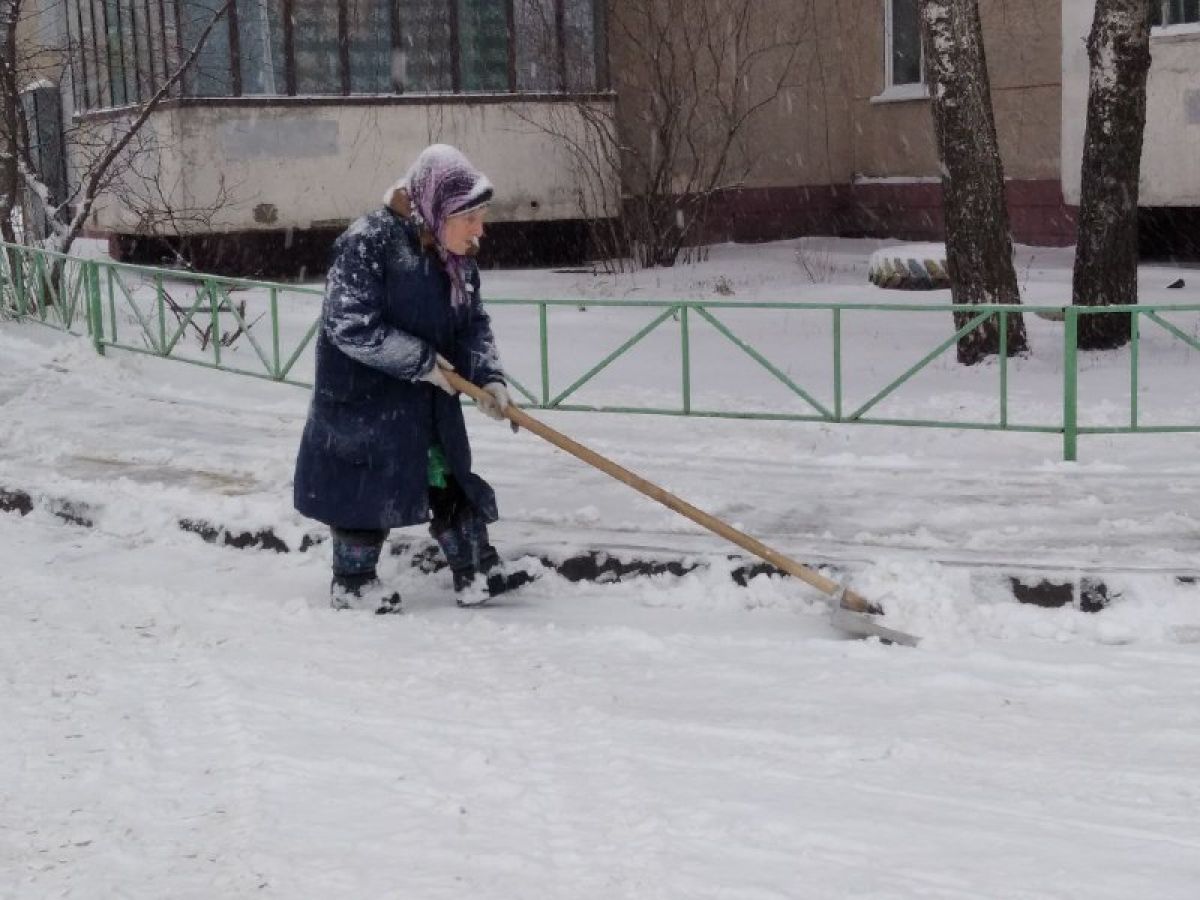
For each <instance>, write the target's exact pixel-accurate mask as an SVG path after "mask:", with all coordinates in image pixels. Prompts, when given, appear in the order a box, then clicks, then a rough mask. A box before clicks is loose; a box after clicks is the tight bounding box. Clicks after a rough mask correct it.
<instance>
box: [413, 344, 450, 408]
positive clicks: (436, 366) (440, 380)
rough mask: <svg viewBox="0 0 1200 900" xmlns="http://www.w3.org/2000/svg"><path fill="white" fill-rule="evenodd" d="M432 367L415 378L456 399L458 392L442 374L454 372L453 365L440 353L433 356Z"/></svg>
mask: <svg viewBox="0 0 1200 900" xmlns="http://www.w3.org/2000/svg"><path fill="white" fill-rule="evenodd" d="M433 357H434V358H433V365H432V366H430V367H429V371H428V372H426V373H425V374H424V375H421V376H420V377H418V378H417V380H418V381H428V382H429V383H430V384H433V385H437V386H438V387H440V388H441V389H442V390H443V391H445V392H446V393H447V394H449V395H450V396H451V397H457V396H458V391H456V390H455V389H454V388H453V387H451V386H450V382H449V381H447V380H446V376H445V375H444V374H442V370H443V369H446V370H448V371H451V372H453V371H454V365H453V364H452V363H451V362H450V360H448V359H446V357H444V356H442V354H440V353H435V354H434V355H433Z"/></svg>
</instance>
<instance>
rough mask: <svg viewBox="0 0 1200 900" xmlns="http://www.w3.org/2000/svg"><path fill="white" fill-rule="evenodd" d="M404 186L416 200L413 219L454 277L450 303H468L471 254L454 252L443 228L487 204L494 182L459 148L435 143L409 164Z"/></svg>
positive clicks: (399, 184)
mask: <svg viewBox="0 0 1200 900" xmlns="http://www.w3.org/2000/svg"><path fill="white" fill-rule="evenodd" d="M395 187H397V188H404V189H405V190H406V191H407V193H408V196H409V199H410V200H411V201H412V206H413V218H414V219H418V218H419V222H418V225H422V224H423V225H424V226H425V227H426V228H428V229H429V231H430V233H432V234H433V236H434V240H435V242H436V245H437V252H438V256H439V257H441V260H442V265H444V266H445V267H446V273H447V274H448V275H449V276H450V285H451V287H450V302H451V303H452V304H453V305H454V306H461V305H462V304H464V303H466V302H467V289H466V276H467V257H465V256H461V255H459V254H457V253H451V252H450V251H449V250H447V249H446V248H445V246H443V244H442V228H443V227H444V226H445V224H446V220H447V219H449V218H450V217H451V216H456V215H460V214H462V213H466V212H470V211H471V210H473V209H478V208H479V207H481V206H484V205H486V204H487V203H488V202H489V201H490V200H491V199H492V183H491V182H490V181H488V179H487V176H486V175H484V174H483V173H482V172H480V171H479V170H478V169H476V168H475V167H474V166H473V165H471V163H470V162H469V161H468V160H467V158H466V157H465V156H463V154H462V152H461V151H459V150H458V149H456V148H454V147H451V146H450V145H448V144H432V145H430V146H428V147H426V148H425V149H424V150H422V151H421V155H420V156H418V157H417V159H416V161H415V162H414V163H413V164H412V166H411V167H409V170H408V172H407V173H406V174H405V176H404V177H403V178H402V179H401V180H400V182H399V183H398V184H397V185H396V186H395Z"/></svg>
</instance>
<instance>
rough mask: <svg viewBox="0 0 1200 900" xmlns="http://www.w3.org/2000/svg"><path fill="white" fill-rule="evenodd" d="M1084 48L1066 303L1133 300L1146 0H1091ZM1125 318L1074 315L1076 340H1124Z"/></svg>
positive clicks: (1109, 343)
mask: <svg viewBox="0 0 1200 900" xmlns="http://www.w3.org/2000/svg"><path fill="white" fill-rule="evenodd" d="M1087 48H1088V60H1089V62H1090V69H1091V76H1090V79H1089V87H1088V108H1087V126H1086V130H1085V131H1084V138H1083V172H1082V180H1081V184H1080V196H1079V240H1078V248H1077V250H1076V252H1075V272H1074V277H1073V279H1072V284H1071V303H1072V304H1073V305H1075V306H1111V305H1112V304H1115V303H1137V301H1138V290H1137V263H1138V246H1137V245H1138V233H1137V213H1138V178H1139V177H1140V175H1141V166H1142V135H1143V132H1144V131H1145V127H1146V77H1147V74H1148V72H1149V70H1150V0H1097V2H1096V16H1095V18H1094V19H1093V21H1092V31H1091V34H1090V35H1089V36H1088V43H1087ZM1130 321H1131V317H1130V316H1129V315H1126V314H1118V313H1113V314H1111V315H1086V316H1080V317H1079V346H1080V347H1081V348H1083V349H1086V350H1107V349H1112V348H1114V347H1121V346H1123V345H1124V344H1126V343H1128V341H1129V337H1130V333H1131V332H1130Z"/></svg>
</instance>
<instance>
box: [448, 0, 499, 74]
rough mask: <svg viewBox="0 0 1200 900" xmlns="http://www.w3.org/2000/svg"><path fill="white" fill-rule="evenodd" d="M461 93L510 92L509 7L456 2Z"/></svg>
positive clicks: (490, 1) (485, 1)
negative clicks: (462, 91)
mask: <svg viewBox="0 0 1200 900" xmlns="http://www.w3.org/2000/svg"><path fill="white" fill-rule="evenodd" d="M457 3H458V42H459V48H460V51H461V52H460V53H459V66H460V72H461V75H460V78H461V89H462V90H464V91H469V92H491V93H498V92H503V91H507V90H508V4H506V3H497V2H496V0H457Z"/></svg>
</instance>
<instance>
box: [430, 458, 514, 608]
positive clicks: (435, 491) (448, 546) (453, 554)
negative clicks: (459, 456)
mask: <svg viewBox="0 0 1200 900" xmlns="http://www.w3.org/2000/svg"><path fill="white" fill-rule="evenodd" d="M429 508H430V511H431V512H432V513H433V521H431V522H430V523H429V533H430V534H431V535H432V536H433V539H434V540H435V541H437V542H438V546H439V547H441V548H442V553H444V554H445V555H446V562H448V563H449V564H450V570H451V571H452V572H453V573H454V584H455V586H456V587H458V586H461V585H462V584H463V583H469V582H470V580H471V579H472V578H473V577H474V576H475V574H476V573H477V572H478V573H486V572H488V571H489V570H491V569H493V568H495V566H496V564H497V563H498V562H499V561H500V557H499V555H498V554H497V553H496V548H495V547H493V546H492V545H491V543H490V542H489V540H488V533H487V524H486V523H485V522H484V521H483V519H482V518H481V517H480V516H479V513H478V512H476V510H475V507H474V506H472V505H471V501H470V500H468V499H467V495H466V494H464V493H463V490H462V488H461V487H459V484H458V482H457V481H455V480H454V478H453V476H451V477H448V478H447V479H446V486H445V487H441V488H439V487H430V489H429Z"/></svg>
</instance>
